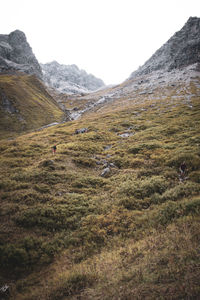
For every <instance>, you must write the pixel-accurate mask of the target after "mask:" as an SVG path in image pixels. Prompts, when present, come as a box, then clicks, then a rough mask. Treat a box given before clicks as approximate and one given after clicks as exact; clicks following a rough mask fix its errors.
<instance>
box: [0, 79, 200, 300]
mask: <svg viewBox="0 0 200 300" xmlns="http://www.w3.org/2000/svg"><path fill="white" fill-rule="evenodd" d="M188 91H189V92H190V94H191V95H193V96H192V97H191V99H190V103H189V104H188V103H187V102H185V101H184V100H183V99H184V95H183V99H182V98H180V97H177V98H176V97H174V98H173V99H172V97H171V95H170V96H169V97H168V99H165V100H161V97H160V99H158V98H157V99H156V100H151V101H147V102H144V103H142V104H140V102H139V101H136V102H135V101H128V99H127V101H125V100H124V102H123V105H121V106H119V105H116V106H115V105H114V104H112V107H109V106H107V108H104V109H102V110H101V111H100V112H99V113H98V114H96V113H95V114H94V113H90V114H88V115H86V116H85V117H84V118H82V119H81V120H78V121H73V122H68V123H65V124H62V125H58V126H56V127H54V128H49V129H45V130H43V131H41V132H37V133H29V134H26V135H23V136H20V137H18V138H16V139H15V140H12V141H6V140H4V141H2V142H1V146H0V150H1V158H0V168H1V183H0V187H1V192H0V197H1V206H0V216H1V223H0V235H1V238H0V265H1V276H0V286H3V285H4V284H8V285H9V287H10V296H9V298H10V299H15V300H19V299H20V300H21V299H23V300H25V299H26V300H33V299H35V300H36V299H41V300H43V299H44V300H46V299H49V300H50V299H51V300H58V299H65V300H67V299H70V300H71V299H72V300H73V299H84V300H86V299H87V300H88V299H104V300H110V299H198V297H199V294H200V286H199V276H200V248H199V243H200V226H199V221H200V217H199V215H200V151H199V144H200V133H199V132H200V102H199V98H198V97H196V96H195V95H196V94H197V90H196V87H195V86H194V85H192V84H191V86H190V87H189V90H188ZM157 92H158V91H157ZM160 93H161V91H160ZM141 97H142V96H141ZM121 103H122V102H121ZM80 128H87V132H85V133H82V134H75V130H76V129H80ZM54 144H57V153H56V155H53V154H52V152H51V147H52V145H54ZM183 161H185V162H186V164H187V174H186V176H185V178H184V180H180V177H179V166H180V164H181V162H183ZM106 167H109V170H110V172H108V174H107V176H105V177H102V176H101V174H102V172H103V170H104V171H105V168H106Z"/></svg>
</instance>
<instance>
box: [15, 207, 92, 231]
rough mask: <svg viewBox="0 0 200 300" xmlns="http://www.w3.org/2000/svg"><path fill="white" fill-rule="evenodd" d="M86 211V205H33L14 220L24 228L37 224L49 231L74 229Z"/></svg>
mask: <svg viewBox="0 0 200 300" xmlns="http://www.w3.org/2000/svg"><path fill="white" fill-rule="evenodd" d="M87 211H88V209H87V208H86V207H76V206H75V205H74V206H70V205H57V206H46V207H33V208H30V209H27V210H26V211H24V212H22V213H20V214H19V215H18V216H17V217H16V219H15V221H16V223H17V224H18V225H21V226H23V227H26V228H30V227H34V226H37V227H42V228H45V229H46V230H49V231H54V230H62V229H68V230H75V229H76V228H77V227H78V226H79V223H80V219H81V217H82V216H83V215H85V214H86V213H87Z"/></svg>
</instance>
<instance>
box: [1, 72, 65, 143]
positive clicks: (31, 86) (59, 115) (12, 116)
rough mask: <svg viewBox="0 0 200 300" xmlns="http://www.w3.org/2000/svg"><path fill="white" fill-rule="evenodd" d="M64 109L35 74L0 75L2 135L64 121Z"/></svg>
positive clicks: (11, 134) (3, 136)
mask: <svg viewBox="0 0 200 300" xmlns="http://www.w3.org/2000/svg"><path fill="white" fill-rule="evenodd" d="M63 118H64V112H63V111H62V110H61V109H60V108H59V106H58V104H57V103H56V102H55V101H54V99H53V98H52V97H51V96H50V95H49V94H48V93H47V91H46V89H45V87H44V86H43V84H42V83H41V82H40V81H39V80H38V79H37V77H35V76H34V75H22V74H21V73H20V74H15V75H8V74H5V75H3V74H0V137H1V138H5V137H7V136H14V135H16V134H17V133H21V132H23V131H27V130H32V129H37V128H40V127H41V126H44V125H47V124H49V123H52V122H56V121H61V120H63Z"/></svg>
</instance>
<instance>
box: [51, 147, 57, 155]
mask: <svg viewBox="0 0 200 300" xmlns="http://www.w3.org/2000/svg"><path fill="white" fill-rule="evenodd" d="M56 149H57V148H56V145H54V146H53V147H52V152H53V154H55V153H56Z"/></svg>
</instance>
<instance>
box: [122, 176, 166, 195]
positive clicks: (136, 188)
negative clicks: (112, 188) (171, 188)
mask: <svg viewBox="0 0 200 300" xmlns="http://www.w3.org/2000/svg"><path fill="white" fill-rule="evenodd" d="M167 187H168V183H167V182H166V180H165V178H163V177H162V176H152V177H150V178H145V179H144V180H137V181H130V180H129V181H127V182H125V183H123V184H122V185H121V186H120V188H119V192H120V193H122V194H125V195H127V196H134V197H135V198H138V199H139V198H145V197H150V196H151V195H152V194H154V193H159V194H161V193H163V192H164V191H165V190H166V189H167Z"/></svg>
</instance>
